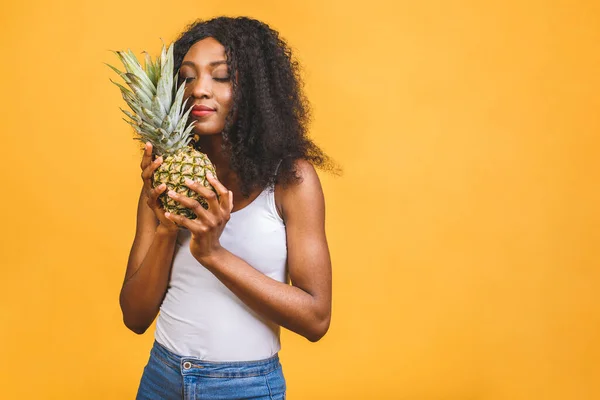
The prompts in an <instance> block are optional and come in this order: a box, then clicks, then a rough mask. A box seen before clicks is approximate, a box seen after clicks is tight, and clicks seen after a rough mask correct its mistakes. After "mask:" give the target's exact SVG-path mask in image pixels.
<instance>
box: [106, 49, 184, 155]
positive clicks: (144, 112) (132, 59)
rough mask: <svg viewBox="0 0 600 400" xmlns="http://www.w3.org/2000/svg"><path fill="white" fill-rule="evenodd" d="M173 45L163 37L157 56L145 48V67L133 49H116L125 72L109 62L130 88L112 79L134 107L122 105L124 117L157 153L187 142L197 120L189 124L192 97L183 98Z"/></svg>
mask: <svg viewBox="0 0 600 400" xmlns="http://www.w3.org/2000/svg"><path fill="white" fill-rule="evenodd" d="M161 40H162V39H161ZM173 47H174V43H171V44H170V45H169V46H168V48H167V47H166V46H165V44H164V41H163V46H162V49H161V53H160V56H159V57H157V58H156V59H155V60H153V59H152V57H151V56H150V55H149V54H148V53H147V52H145V51H144V52H142V53H143V54H144V56H145V62H144V67H143V68H142V66H141V64H140V63H139V61H138V60H137V58H136V56H135V55H134V54H133V52H132V51H131V50H130V49H127V51H113V53H115V54H116V55H117V56H118V57H119V59H120V60H121V62H122V63H123V65H124V66H125V70H126V72H122V71H120V70H118V69H117V68H115V67H113V66H112V65H109V64H106V65H108V66H109V67H110V68H111V69H112V70H113V71H114V72H116V73H117V74H118V75H119V76H121V78H123V80H124V81H125V82H126V83H127V85H128V86H129V88H127V87H125V86H123V85H121V84H119V83H117V82H114V81H113V80H112V79H111V82H112V83H114V84H115V85H117V86H118V87H119V89H120V91H121V94H122V97H123V99H124V100H125V102H126V103H127V104H128V105H129V107H130V108H131V110H132V111H133V113H131V112H129V111H126V110H123V109H121V111H122V112H123V113H124V114H125V115H126V116H127V117H129V120H125V118H124V120H125V121H126V122H127V123H128V124H129V125H131V126H132V127H133V128H134V129H135V131H136V132H137V134H138V135H139V137H138V138H135V139H136V140H139V141H141V142H144V143H145V142H147V141H150V142H152V143H153V145H154V148H155V153H156V154H163V155H168V154H173V153H175V152H176V151H179V150H180V149H182V148H184V147H186V146H188V144H189V142H190V141H191V140H192V137H191V135H190V133H191V131H192V129H193V127H194V124H195V121H191V122H190V123H189V124H187V122H188V121H187V119H188V117H189V114H190V112H191V108H189V109H188V110H187V111H184V110H185V106H186V104H187V103H188V100H189V98H188V99H185V101H184V100H183V96H184V91H185V85H184V84H183V83H182V84H181V85H180V86H179V87H177V85H176V82H177V79H176V78H175V75H174V74H173V66H174V59H173ZM186 125H187V126H186Z"/></svg>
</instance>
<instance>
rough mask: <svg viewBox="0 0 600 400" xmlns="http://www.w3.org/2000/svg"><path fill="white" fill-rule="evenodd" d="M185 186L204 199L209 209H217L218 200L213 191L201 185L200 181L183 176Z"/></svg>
mask: <svg viewBox="0 0 600 400" xmlns="http://www.w3.org/2000/svg"><path fill="white" fill-rule="evenodd" d="M185 186H187V187H189V188H190V189H192V190H193V191H194V192H196V193H198V194H199V195H200V196H202V197H204V198H205V199H206V202H207V203H208V209H209V210H217V209H219V200H218V199H217V195H216V194H215V192H213V191H212V190H210V189H209V188H207V187H205V186H204V185H202V184H201V183H200V182H194V181H192V180H191V179H188V178H185Z"/></svg>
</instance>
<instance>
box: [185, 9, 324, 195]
mask: <svg viewBox="0 0 600 400" xmlns="http://www.w3.org/2000/svg"><path fill="white" fill-rule="evenodd" d="M207 37H212V38H213V39H215V40H217V41H218V42H219V43H221V45H222V46H223V47H224V48H225V54H226V56H227V67H228V68H229V74H230V76H231V77H235V76H236V72H239V75H238V79H237V80H236V79H233V106H232V109H231V111H230V112H229V114H228V116H227V118H226V121H225V128H224V129H223V132H222V135H223V139H224V140H223V146H224V148H223V150H224V151H226V152H227V154H228V155H229V157H230V167H231V169H232V170H233V171H234V172H235V173H236V174H237V175H238V177H239V178H240V186H241V191H242V195H243V196H245V197H248V196H249V194H250V193H251V191H253V190H255V189H258V188H261V189H262V188H266V187H273V186H274V185H275V183H281V184H283V185H284V186H285V185H287V184H289V183H292V182H295V181H298V180H299V179H300V178H299V176H298V174H297V171H296V170H295V165H296V163H295V161H296V160H298V159H304V160H308V161H310V162H311V163H312V164H313V165H315V166H316V167H319V168H320V169H323V170H328V171H332V170H334V169H335V165H334V163H333V161H332V160H331V159H330V158H329V157H328V156H327V155H326V154H325V153H324V152H323V151H322V150H321V149H320V148H319V147H318V146H317V145H316V144H315V143H313V141H312V140H311V139H310V138H308V135H307V126H308V124H309V122H310V105H309V103H308V100H307V98H306V97H305V95H304V93H303V90H302V89H303V86H304V84H303V81H302V79H301V76H300V64H299V62H298V61H297V60H296V59H295V58H294V57H293V56H292V52H291V49H290V48H289V46H288V45H287V43H286V42H285V40H284V39H282V38H281V37H280V36H279V33H278V32H277V31H275V30H273V29H271V28H270V27H269V26H268V25H267V24H265V23H263V22H261V21H258V20H256V19H252V18H248V17H225V16H223V17H218V18H213V19H210V20H201V19H198V20H196V21H194V22H193V23H191V24H189V25H188V26H187V27H186V29H185V31H184V32H183V33H181V34H180V36H179V37H178V38H177V40H176V41H175V44H174V48H173V56H174V71H177V72H178V71H179V68H180V67H181V63H182V61H183V58H184V57H185V55H186V53H187V52H188V50H189V49H190V47H191V46H192V45H193V44H194V43H196V42H198V41H200V40H202V39H204V38H207ZM234 115H235V116H236V118H235V119H234V118H233V116H234ZM192 145H193V146H196V144H195V142H194V141H192ZM280 161H281V163H280ZM278 165H279V168H278V170H277V171H278V172H277V176H275V174H274V172H275V170H276V168H277V166H278Z"/></svg>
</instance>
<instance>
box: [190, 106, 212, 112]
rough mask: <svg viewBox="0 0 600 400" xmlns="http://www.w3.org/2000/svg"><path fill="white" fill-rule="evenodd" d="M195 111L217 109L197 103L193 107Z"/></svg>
mask: <svg viewBox="0 0 600 400" xmlns="http://www.w3.org/2000/svg"><path fill="white" fill-rule="evenodd" d="M194 111H215V109H214V108H211V107H208V106H205V105H201V104H197V105H195V106H194V107H192V112H194Z"/></svg>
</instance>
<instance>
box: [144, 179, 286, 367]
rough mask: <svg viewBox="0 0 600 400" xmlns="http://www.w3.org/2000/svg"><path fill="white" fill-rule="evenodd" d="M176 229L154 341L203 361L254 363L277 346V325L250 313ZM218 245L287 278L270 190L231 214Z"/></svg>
mask: <svg viewBox="0 0 600 400" xmlns="http://www.w3.org/2000/svg"><path fill="white" fill-rule="evenodd" d="M190 239H191V233H190V232H189V231H188V230H187V229H185V228H181V229H179V232H178V234H177V244H176V246H175V255H174V258H173V265H172V272H171V279H170V282H169V285H168V287H167V293H166V296H165V299H164V301H163V303H162V305H161V307H160V313H159V315H158V320H157V322H156V331H155V334H154V337H155V339H156V340H157V341H158V342H159V343H160V344H162V345H163V346H165V347H166V348H167V349H169V350H171V351H172V352H174V353H176V354H179V355H182V356H192V357H198V358H200V359H202V360H206V361H253V360H261V359H265V358H269V357H271V356H273V355H275V354H276V353H277V352H278V351H279V350H280V349H281V343H280V340H279V334H280V328H279V325H277V324H275V323H273V322H270V321H269V320H266V319H264V318H262V317H261V316H259V315H258V314H257V313H255V312H254V311H252V310H251V309H250V308H249V307H248V306H246V304H244V303H243V302H242V301H241V300H240V299H239V298H238V297H237V296H236V295H235V294H233V292H231V291H230V290H229V289H228V288H227V287H226V286H225V285H224V284H223V283H222V282H221V281H220V280H218V279H217V278H216V277H215V276H214V275H213V274H212V273H211V272H210V271H208V270H207V269H206V268H204V267H203V266H202V265H201V264H200V263H199V262H198V260H196V259H195V258H194V257H193V256H192V255H191V253H190V249H189V244H190ZM220 242H221V246H223V248H225V249H227V250H229V251H230V252H231V253H233V254H235V255H236V256H238V257H240V258H241V259H243V260H244V261H246V262H247V263H248V264H250V265H251V266H252V267H254V268H255V269H257V270H258V271H260V272H262V273H263V274H265V275H267V276H269V277H271V278H273V279H275V280H277V281H280V282H286V277H287V270H286V260H287V244H286V232H285V225H284V223H283V220H282V219H281V217H280V216H279V214H278V213H277V210H276V208H275V194H274V192H273V189H272V188H271V189H269V188H267V189H265V190H263V192H262V193H261V194H260V195H259V196H258V197H257V198H256V199H255V200H254V201H253V202H252V203H250V204H248V205H247V206H246V207H244V208H242V209H241V210H239V211H236V212H234V213H232V214H231V218H230V219H229V222H227V225H225V229H224V230H223V233H222V234H221V238H220Z"/></svg>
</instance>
